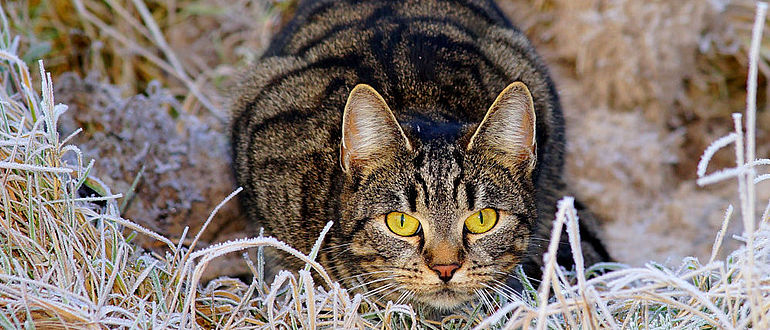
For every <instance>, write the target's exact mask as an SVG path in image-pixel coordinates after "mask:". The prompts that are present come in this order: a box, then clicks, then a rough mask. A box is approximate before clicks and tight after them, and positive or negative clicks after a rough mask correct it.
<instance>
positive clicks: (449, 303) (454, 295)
mask: <svg viewBox="0 0 770 330" xmlns="http://www.w3.org/2000/svg"><path fill="white" fill-rule="evenodd" d="M471 299H473V294H471V293H468V292H467V291H466V290H463V289H461V288H458V287H454V286H452V285H443V286H442V287H440V288H436V289H435V290H431V291H427V292H422V293H421V294H418V295H416V296H415V300H417V301H419V302H420V303H423V304H426V305H430V306H432V307H435V308H438V309H442V310H451V309H455V308H457V307H458V306H460V305H462V304H464V303H466V302H467V301H469V300H471Z"/></svg>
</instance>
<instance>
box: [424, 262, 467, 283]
mask: <svg viewBox="0 0 770 330" xmlns="http://www.w3.org/2000/svg"><path fill="white" fill-rule="evenodd" d="M458 268H460V265H458V264H449V265H433V266H432V267H430V269H433V270H434V271H435V272H436V274H438V278H440V279H441V280H442V281H444V282H449V280H451V279H452V275H454V274H455V271H456V270H457V269H458Z"/></svg>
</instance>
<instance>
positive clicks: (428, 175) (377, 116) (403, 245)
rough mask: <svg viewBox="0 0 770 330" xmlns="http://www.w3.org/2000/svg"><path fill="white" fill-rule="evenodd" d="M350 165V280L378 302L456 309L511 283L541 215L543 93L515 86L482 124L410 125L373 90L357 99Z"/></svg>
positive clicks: (346, 262)
mask: <svg viewBox="0 0 770 330" xmlns="http://www.w3.org/2000/svg"><path fill="white" fill-rule="evenodd" d="M342 126H343V133H342V146H341V148H340V163H341V166H342V169H343V171H344V172H345V173H346V175H347V182H346V186H345V189H344V193H343V203H344V205H343V218H344V219H345V220H343V221H342V223H341V227H342V228H343V229H342V230H343V231H344V232H345V233H346V234H347V235H349V237H350V242H349V243H350V245H349V246H348V248H346V249H345V253H344V254H342V255H338V256H337V257H336V258H334V259H333V260H332V262H334V263H336V264H341V265H337V266H335V267H340V268H342V269H344V270H345V271H343V272H341V274H342V275H345V277H347V279H346V281H348V284H349V285H353V286H360V287H364V288H366V290H367V291H368V292H371V293H372V295H373V296H375V297H383V299H389V300H394V301H398V300H399V299H400V300H401V302H405V301H416V302H419V303H423V304H426V305H429V306H432V307H435V308H438V309H453V308H456V307H457V306H459V305H461V304H463V303H465V302H467V301H469V300H471V299H473V298H474V297H475V296H477V295H480V294H481V293H480V292H481V291H488V290H492V289H491V288H493V287H499V286H500V285H501V284H503V283H504V282H505V280H506V278H507V276H508V275H509V274H510V272H511V270H512V268H513V267H514V266H515V265H516V264H517V263H518V262H520V261H521V260H522V258H523V257H524V255H525V253H526V251H527V247H528V244H529V237H530V232H531V230H532V226H533V223H534V221H535V218H536V209H535V196H534V185H533V178H532V175H533V171H534V170H535V162H536V155H535V152H536V145H535V143H536V140H535V112H534V106H533V102H532V96H531V94H530V92H529V90H528V89H527V87H526V86H525V85H524V84H523V83H520V82H516V83H513V84H511V85H509V86H508V87H506V88H505V89H504V90H503V91H502V92H501V93H500V94H499V96H498V97H497V99H496V100H495V101H494V102H493V103H492V104H491V106H490V107H489V109H488V110H487V113H486V115H485V116H484V119H483V120H482V121H481V122H480V123H467V124H462V123H441V122H428V121H422V120H414V121H408V122H402V123H399V122H398V121H397V120H396V117H395V116H394V114H393V112H392V111H391V110H390V108H389V107H388V105H387V104H386V102H385V100H384V99H383V98H382V97H381V96H380V94H379V93H377V91H375V90H374V89H373V88H372V87H370V86H368V85H358V86H356V87H355V88H354V89H353V91H352V92H351V93H350V96H349V98H348V102H347V104H346V106H345V112H344V115H343V125H342Z"/></svg>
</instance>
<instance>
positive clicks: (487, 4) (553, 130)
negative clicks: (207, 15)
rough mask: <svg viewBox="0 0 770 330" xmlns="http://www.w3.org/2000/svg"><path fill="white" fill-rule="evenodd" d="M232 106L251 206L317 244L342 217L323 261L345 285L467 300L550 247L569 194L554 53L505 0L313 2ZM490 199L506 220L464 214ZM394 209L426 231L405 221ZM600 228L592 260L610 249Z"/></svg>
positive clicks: (306, 245)
mask: <svg viewBox="0 0 770 330" xmlns="http://www.w3.org/2000/svg"><path fill="white" fill-rule="evenodd" d="M514 82H521V83H517V84H512V83H514ZM522 83H523V84H522ZM359 84H368V85H371V87H368V86H360V87H359V88H356V91H355V92H353V93H351V91H353V89H354V87H355V86H357V85H359ZM507 86H508V87H509V88H506V87H507ZM504 90H505V91H504ZM378 92H379V94H378ZM380 95H381V97H380ZM529 95H531V99H530V98H529ZM528 100H530V101H528ZM505 102H508V103H505ZM528 102H531V105H530V106H529V107H528V106H527V103H528ZM493 103H494V104H495V106H493ZM346 105H347V106H346ZM491 106H492V107H491ZM531 106H534V108H533V109H532V107H531ZM495 107H498V108H500V110H499V111H496V113H498V114H493V112H495V111H493V109H494V108H495ZM233 109H234V111H233V122H232V130H233V131H232V138H233V156H234V169H235V173H236V178H237V181H238V183H239V184H240V185H242V186H243V187H244V188H245V190H244V195H243V196H242V197H243V198H242V200H243V203H244V209H245V211H246V212H247V213H248V216H249V218H250V219H252V220H253V221H255V222H256V223H257V225H258V226H263V227H264V228H265V229H266V230H267V232H268V233H269V234H270V235H273V236H275V237H277V238H279V239H281V240H283V241H285V242H288V243H289V244H291V245H292V246H294V247H296V248H298V249H300V250H302V251H304V252H308V251H309V250H310V248H311V246H312V244H313V243H314V241H315V239H316V237H317V235H318V233H319V232H320V231H321V230H322V228H323V227H324V225H325V224H326V222H327V221H330V220H333V221H335V224H334V226H333V227H332V229H331V231H330V233H329V234H328V235H327V240H326V242H325V246H327V247H330V248H329V249H325V250H322V252H321V254H320V255H319V260H320V261H321V263H322V264H324V265H325V266H326V267H327V268H328V270H329V271H330V272H331V274H332V276H334V277H335V278H336V279H338V280H340V279H342V280H343V282H345V283H346V284H349V285H350V284H354V283H358V282H367V283H370V284H368V285H366V288H367V289H369V290H373V289H377V288H379V289H381V290H382V292H381V294H385V295H386V296H387V297H388V298H391V299H393V298H399V297H401V298H404V299H409V298H411V299H412V300H414V301H417V302H422V303H425V304H428V305H431V306H434V307H438V308H454V307H456V306H457V305H458V304H460V303H462V302H465V301H467V300H468V299H470V298H472V297H473V290H476V289H479V288H482V289H483V287H481V286H479V285H478V283H476V282H480V283H488V284H489V285H492V286H495V285H497V284H494V283H493V280H494V281H505V280H506V273H508V272H510V271H511V269H512V267H514V266H515V265H516V264H519V263H527V264H530V265H537V264H538V263H539V262H540V261H541V260H542V251H543V247H544V246H545V245H546V242H544V241H543V240H544V239H547V238H548V235H549V231H550V223H551V221H552V220H553V218H554V213H555V206H556V202H557V200H558V199H559V198H561V197H562V196H563V195H564V194H565V192H564V183H563V181H562V178H561V175H562V174H561V172H562V167H563V153H564V144H565V141H564V128H563V118H562V114H561V110H560V105H559V101H558V97H557V92H556V89H555V87H554V85H553V83H552V82H551V80H550V77H549V75H548V71H547V69H546V67H545V66H544V64H543V63H542V61H541V60H540V59H539V58H538V56H537V55H536V53H535V51H534V49H533V48H532V47H531V46H530V44H529V42H528V41H527V40H526V38H525V36H524V35H523V34H521V33H520V32H518V31H517V30H515V29H514V28H513V27H512V25H511V24H510V23H509V22H508V21H507V19H506V18H505V17H504V16H503V14H502V13H501V11H500V10H499V9H498V8H497V7H496V6H495V4H494V3H493V2H491V1H460V0H458V1H443V0H428V1H360V2H359V1H307V2H305V3H301V4H300V6H299V9H298V10H297V13H296V16H295V17H294V18H293V19H292V20H291V21H290V22H289V23H288V25H287V26H286V27H285V28H284V29H283V31H282V32H281V33H280V34H279V35H278V36H277V37H276V38H275V39H274V40H273V42H272V43H271V45H270V47H269V49H268V50H267V52H266V53H265V54H264V56H263V57H262V59H261V60H260V61H259V62H258V63H257V64H256V65H255V67H254V68H253V69H252V71H251V72H250V73H249V75H248V76H245V78H244V81H243V82H242V83H241V84H240V85H239V95H237V98H236V101H235V102H234V106H233ZM527 109H530V110H529V111H528V110H527ZM506 111H507V112H506ZM531 111H534V113H531ZM343 112H345V122H344V123H343ZM390 113H392V115H391V114H390ZM506 114H509V115H506ZM485 116H486V117H488V119H486V120H485ZM501 116H507V117H505V118H502V117H501ZM498 117H500V118H498ZM392 119H395V120H397V123H396V122H395V121H393V120H392ZM503 119H505V120H503ZM512 119H515V120H512ZM520 119H521V120H520ZM482 121H484V122H485V123H486V124H484V125H482V124H481V123H482ZM529 121H531V122H534V123H535V124H534V126H533V127H527V125H526V123H527V122H529ZM518 122H521V123H518ZM511 124H514V125H519V126H515V127H513V126H510V125H511ZM514 129H515V130H514ZM502 130H511V132H513V134H512V135H511V137H510V138H509V137H507V136H503V135H501V134H498V135H500V136H497V135H494V134H497V133H495V132H500V131H502ZM517 130H519V131H521V132H523V133H521V134H519V133H517V132H518V131H517ZM343 131H344V133H343ZM493 133H494V134H493ZM527 134H529V135H527ZM343 135H345V137H344V139H345V141H346V142H345V143H343V142H342V140H343ZM501 139H503V140H505V139H509V140H510V139H513V142H511V143H508V142H506V141H499V140H501ZM528 139H529V140H528ZM535 140H536V143H535ZM509 142H510V141H509ZM506 143H508V144H507V145H505V144H506ZM503 145H505V146H503ZM504 149H505V150H504ZM485 208H488V209H494V210H495V212H497V213H495V214H499V216H500V218H499V220H497V224H492V225H493V226H494V227H493V228H492V229H489V231H488V232H486V233H482V234H473V233H469V231H468V228H469V227H468V222H467V221H468V220H465V221H466V222H465V227H463V221H464V220H463V219H466V218H468V217H469V216H470V215H471V214H474V213H473V212H476V211H479V210H481V209H485ZM392 212H403V213H406V214H409V215H412V216H414V217H415V218H417V219H418V221H419V224H420V227H419V228H418V230H419V231H418V232H417V233H413V234H412V235H406V236H400V235H399V234H394V233H397V231H394V230H393V228H392V227H389V226H390V224H388V223H386V216H387V215H388V214H391V213H392ZM399 214H400V213H399ZM474 215H475V214H474ZM581 216H583V218H586V219H582V220H584V221H589V222H590V221H592V220H591V219H590V217H589V214H587V213H586V214H585V215H583V214H581ZM495 217H497V215H495ZM403 219H404V218H401V226H404V220H403ZM482 222H483V220H482ZM581 227H584V226H581ZM388 228H390V231H388ZM463 228H465V229H463ZM587 228H588V227H585V228H581V229H583V230H582V231H583V235H584V236H585V237H587V239H588V241H589V242H588V244H583V245H584V246H585V247H586V248H587V249H588V250H589V253H590V254H591V257H589V261H599V260H602V259H607V258H608V256H607V254H606V251H604V248H603V247H602V246H601V243H600V242H599V241H597V240H595V238H594V237H595V236H594V235H595V233H594V231H593V230H587ZM567 259H569V258H567ZM437 260H438V261H437ZM570 261H571V260H566V262H570ZM536 268H537V267H536V266H535V267H531V269H536ZM455 271H456V272H457V274H456V275H454V277H452V276H453V274H454V273H455ZM474 272H476V273H474ZM363 273H366V274H364V275H362V276H354V275H357V274H363ZM394 274H395V275H394ZM388 276H390V278H386V277H388ZM447 277H449V279H447ZM453 281H454V282H453ZM391 282H392V283H395V284H394V285H391V287H386V286H387V285H390V284H391ZM399 287H401V289H400V290H399V289H398V288H399ZM391 289H392V290H391Z"/></svg>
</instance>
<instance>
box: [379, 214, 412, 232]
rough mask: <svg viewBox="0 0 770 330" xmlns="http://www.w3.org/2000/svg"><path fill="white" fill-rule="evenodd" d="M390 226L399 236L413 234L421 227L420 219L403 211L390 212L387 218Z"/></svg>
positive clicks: (386, 221) (386, 220)
mask: <svg viewBox="0 0 770 330" xmlns="http://www.w3.org/2000/svg"><path fill="white" fill-rule="evenodd" d="M385 223H387V224H388V228H390V230H391V231H392V232H394V233H396V235H399V236H412V235H414V234H415V233H417V231H418V230H419V229H420V220H417V219H415V218H414V217H413V216H411V215H408V214H404V213H401V212H390V213H388V216H387V217H386V219H385Z"/></svg>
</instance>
